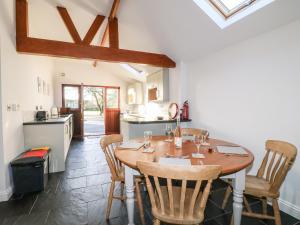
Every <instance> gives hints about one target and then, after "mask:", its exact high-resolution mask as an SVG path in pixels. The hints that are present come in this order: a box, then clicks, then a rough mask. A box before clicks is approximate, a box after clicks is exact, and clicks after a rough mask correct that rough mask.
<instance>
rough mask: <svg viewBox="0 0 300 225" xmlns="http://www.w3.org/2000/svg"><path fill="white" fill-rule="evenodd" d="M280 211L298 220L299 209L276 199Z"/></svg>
mask: <svg viewBox="0 0 300 225" xmlns="http://www.w3.org/2000/svg"><path fill="white" fill-rule="evenodd" d="M278 204H279V208H280V210H282V211H283V212H285V213H287V214H289V215H291V216H293V217H295V218H297V219H298V220H300V207H299V206H297V205H294V204H292V203H290V202H287V201H285V200H283V199H278Z"/></svg>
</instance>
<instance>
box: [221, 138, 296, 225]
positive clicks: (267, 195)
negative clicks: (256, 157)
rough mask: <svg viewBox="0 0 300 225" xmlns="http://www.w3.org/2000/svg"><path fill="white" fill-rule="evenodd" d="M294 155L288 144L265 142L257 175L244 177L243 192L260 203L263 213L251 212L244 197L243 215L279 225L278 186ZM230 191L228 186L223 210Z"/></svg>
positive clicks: (292, 146)
mask: <svg viewBox="0 0 300 225" xmlns="http://www.w3.org/2000/svg"><path fill="white" fill-rule="evenodd" d="M296 154H297V149H296V147H295V146H294V145H292V144H290V143H287V142H283V141H274V140H268V141H267V142H266V155H265V157H264V159H263V161H262V164H261V166H260V168H259V170H258V172H257V175H256V176H247V177H246V188H245V192H244V194H245V195H250V196H254V197H256V198H259V199H260V200H261V201H262V206H263V207H262V210H263V212H262V214H259V213H254V212H252V210H251V207H250V205H249V203H248V201H247V199H246V197H245V196H244V203H245V207H246V211H244V212H243V215H245V216H250V217H256V218H259V219H272V220H275V224H276V225H281V218H280V211H279V207H278V202H277V198H278V197H279V195H280V193H279V189H280V186H281V184H282V183H283V181H284V179H285V177H286V175H287V173H288V170H289V169H290V167H291V166H292V164H293V161H294V159H295V157H296ZM231 191H232V188H231V186H228V188H227V190H226V193H225V197H224V200H223V204H222V208H223V209H224V208H225V207H226V204H227V202H228V198H229V196H230V192H231ZM267 199H272V206H273V211H274V216H271V215H268V214H267Z"/></svg>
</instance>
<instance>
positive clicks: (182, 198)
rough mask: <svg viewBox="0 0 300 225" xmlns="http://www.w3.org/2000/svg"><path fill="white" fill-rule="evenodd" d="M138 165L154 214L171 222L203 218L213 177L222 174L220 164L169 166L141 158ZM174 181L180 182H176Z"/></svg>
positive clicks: (200, 220) (195, 221)
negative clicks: (143, 176) (193, 184)
mask: <svg viewBox="0 0 300 225" xmlns="http://www.w3.org/2000/svg"><path fill="white" fill-rule="evenodd" d="M137 165H138V168H139V170H140V172H141V173H142V174H144V175H145V178H146V185H147V189H148V193H149V197H150V202H151V206H152V213H153V215H154V216H156V217H159V218H158V219H160V220H163V221H165V222H168V223H170V222H171V223H178V224H184V223H185V221H187V220H189V224H190V222H191V221H193V222H194V223H195V224H199V223H201V222H202V220H203V213H204V210H205V206H206V202H207V199H208V196H209V192H210V188H211V184H212V181H213V180H214V179H216V178H217V177H218V176H219V174H220V172H221V166H167V165H160V164H158V163H152V162H141V161H139V162H137ZM150 179H151V180H154V182H151V180H150ZM189 181H194V183H195V187H194V188H192V189H190V188H187V187H188V186H187V183H188V182H189ZM174 182H177V183H178V182H179V183H180V182H181V185H179V186H174ZM153 183H154V184H153ZM201 186H204V191H203V193H202V191H201ZM162 218H163V219H162ZM186 223H187V222H186Z"/></svg>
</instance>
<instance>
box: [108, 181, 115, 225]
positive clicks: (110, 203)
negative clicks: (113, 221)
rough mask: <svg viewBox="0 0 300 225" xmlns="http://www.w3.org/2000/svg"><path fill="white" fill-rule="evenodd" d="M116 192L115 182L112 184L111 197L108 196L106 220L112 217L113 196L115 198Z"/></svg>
mask: <svg viewBox="0 0 300 225" xmlns="http://www.w3.org/2000/svg"><path fill="white" fill-rule="evenodd" d="M114 191H115V181H112V182H111V184H110V190H109V195H108V203H107V209H106V219H107V220H108V219H109V215H110V210H111V205H112V201H113V196H114Z"/></svg>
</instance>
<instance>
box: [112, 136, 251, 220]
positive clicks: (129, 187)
mask: <svg viewBox="0 0 300 225" xmlns="http://www.w3.org/2000/svg"><path fill="white" fill-rule="evenodd" d="M166 139H167V137H166V136H153V137H152V140H151V147H152V148H153V149H154V152H152V153H144V152H143V148H141V149H139V150H130V149H126V150H125V149H121V148H116V151H115V155H116V157H117V158H118V159H119V160H120V161H121V162H122V163H123V164H124V165H125V186H126V196H127V200H126V204H127V211H128V225H134V176H135V175H139V171H138V168H137V162H138V161H148V162H158V161H159V158H160V157H174V158H187V159H190V160H191V164H192V165H221V166H222V172H221V175H220V177H221V178H230V179H232V181H233V221H234V225H240V224H241V218H242V210H243V192H244V190H245V178H246V168H247V167H248V166H250V165H251V164H252V162H253V160H254V156H253V154H252V153H251V152H250V151H249V150H247V149H246V148H244V147H242V146H239V145H237V144H233V143H230V142H226V141H222V140H217V139H212V138H209V139H208V140H207V143H209V145H205V146H202V147H201V149H200V153H202V154H203V155H204V156H205V158H203V159H198V158H193V157H192V153H196V152H197V147H196V145H195V144H194V142H193V141H190V140H186V141H184V142H183V145H182V148H179V149H178V148H176V147H175V145H174V142H169V141H166ZM135 141H138V142H143V138H137V139H135ZM217 146H232V147H242V148H244V150H246V151H247V153H248V154H247V155H238V154H230V155H228V154H227V155H225V154H223V153H219V152H218V151H217ZM209 149H210V150H209Z"/></svg>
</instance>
